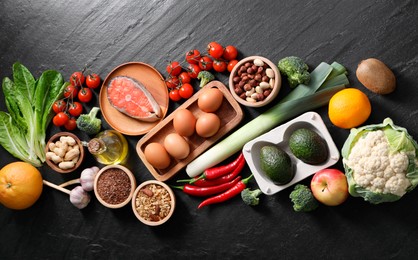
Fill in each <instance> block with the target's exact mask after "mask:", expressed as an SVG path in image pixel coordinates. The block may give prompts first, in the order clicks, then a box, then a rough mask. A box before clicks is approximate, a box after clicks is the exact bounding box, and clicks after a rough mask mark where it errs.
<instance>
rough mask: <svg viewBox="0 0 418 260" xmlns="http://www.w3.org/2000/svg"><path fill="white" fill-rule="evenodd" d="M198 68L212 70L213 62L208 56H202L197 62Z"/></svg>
mask: <svg viewBox="0 0 418 260" xmlns="http://www.w3.org/2000/svg"><path fill="white" fill-rule="evenodd" d="M199 67H200V68H201V69H202V70H211V69H212V68H213V60H212V59H211V58H210V57H208V56H204V57H202V58H200V60H199Z"/></svg>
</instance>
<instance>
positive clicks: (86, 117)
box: [77, 107, 102, 135]
mask: <svg viewBox="0 0 418 260" xmlns="http://www.w3.org/2000/svg"><path fill="white" fill-rule="evenodd" d="M99 110H100V108H98V107H93V108H92V109H91V110H90V113H88V114H81V115H80V116H79V117H78V118H77V127H78V129H80V130H81V131H84V132H86V133H87V134H88V135H94V134H97V133H99V132H100V129H101V127H102V120H100V119H99V118H97V117H96V116H97V112H99Z"/></svg>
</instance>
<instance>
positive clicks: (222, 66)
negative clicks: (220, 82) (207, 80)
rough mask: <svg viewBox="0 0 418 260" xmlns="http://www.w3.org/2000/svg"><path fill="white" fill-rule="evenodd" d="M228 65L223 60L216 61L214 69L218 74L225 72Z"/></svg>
mask: <svg viewBox="0 0 418 260" xmlns="http://www.w3.org/2000/svg"><path fill="white" fill-rule="evenodd" d="M226 67H227V64H226V62H225V61H223V60H215V61H214V62H213V69H214V70H215V71H216V72H224V71H225V70H226Z"/></svg>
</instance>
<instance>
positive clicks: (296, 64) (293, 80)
mask: <svg viewBox="0 0 418 260" xmlns="http://www.w3.org/2000/svg"><path fill="white" fill-rule="evenodd" d="M277 67H278V68H279V70H280V72H281V73H282V74H284V75H286V76H287V80H288V81H289V85H290V87H291V88H295V87H296V86H297V85H299V84H305V85H306V84H308V83H309V81H310V80H311V74H309V72H308V69H309V67H308V65H307V64H306V63H305V62H304V61H303V60H302V59H301V58H299V57H295V56H290V57H286V58H283V59H281V60H279V63H278V65H277Z"/></svg>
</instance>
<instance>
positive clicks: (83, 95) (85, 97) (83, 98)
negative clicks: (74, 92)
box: [78, 88, 93, 103]
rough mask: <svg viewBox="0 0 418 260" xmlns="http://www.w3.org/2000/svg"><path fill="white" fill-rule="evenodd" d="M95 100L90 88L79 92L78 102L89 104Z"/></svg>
mask: <svg viewBox="0 0 418 260" xmlns="http://www.w3.org/2000/svg"><path fill="white" fill-rule="evenodd" d="M92 98H93V92H92V91H91V89H89V88H82V89H81V90H80V91H79V92H78V100H80V102H83V103H88V102H90V100H91V99H92Z"/></svg>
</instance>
